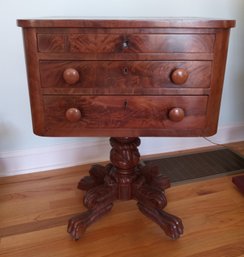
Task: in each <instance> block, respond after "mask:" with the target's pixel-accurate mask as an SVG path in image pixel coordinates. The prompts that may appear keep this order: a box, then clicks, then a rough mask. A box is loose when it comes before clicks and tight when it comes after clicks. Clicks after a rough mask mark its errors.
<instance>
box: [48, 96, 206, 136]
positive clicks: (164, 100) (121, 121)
mask: <svg viewBox="0 0 244 257" xmlns="http://www.w3.org/2000/svg"><path fill="white" fill-rule="evenodd" d="M207 101H208V97H207V96H175V97H172V96H168V97H167V96H140V97H138V96H116V97H115V98H112V99H111V97H109V96H92V97H91V96H87V97H83V96H73V97H67V96H45V98H44V103H45V133H46V134H47V135H52V136H55V135H63V136H67V135H70V136H74V135H78V134H79V133H81V134H82V133H83V131H82V130H85V129H88V130H89V131H90V130H94V129H100V130H103V129H115V128H125V129H130V128H134V129H143V128H144V129H148V130H149V131H150V129H153V128H155V129H174V130H175V131H178V130H181V131H184V130H188V129H189V130H190V129H202V130H204V128H205V124H206V119H205V112H206V106H207ZM175 107H179V108H181V109H182V110H184V118H183V119H182V120H180V121H179V122H176V121H172V120H171V119H170V116H169V112H170V111H171V109H173V108H175ZM70 108H77V109H78V110H79V111H80V112H81V119H80V120H79V121H77V122H69V121H68V120H67V119H66V116H65V113H66V111H67V110H68V109H70ZM80 131H81V132H80ZM89 131H88V133H89ZM149 133H150V132H149Z"/></svg>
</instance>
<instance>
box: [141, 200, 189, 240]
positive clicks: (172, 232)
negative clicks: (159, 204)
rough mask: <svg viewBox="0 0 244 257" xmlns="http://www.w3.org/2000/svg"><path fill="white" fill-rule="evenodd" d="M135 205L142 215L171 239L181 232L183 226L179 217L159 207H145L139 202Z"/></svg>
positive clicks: (177, 236) (178, 235)
mask: <svg viewBox="0 0 244 257" xmlns="http://www.w3.org/2000/svg"><path fill="white" fill-rule="evenodd" d="M137 205H138V208H139V210H140V211H141V212H142V213H143V214H144V215H146V216H147V217H148V218H150V219H151V220H153V221H154V222H155V223H157V224H158V225H159V226H160V227H161V228H162V229H163V230H164V232H165V234H166V235H168V236H169V237H171V238H172V239H173V240H175V239H177V238H179V237H180V235H182V234H183V230H184V227H183V224H182V221H181V219H180V218H178V217H176V216H174V215H172V214H169V213H167V212H165V211H162V210H160V209H157V208H150V207H147V206H145V205H143V204H142V203H140V202H138V204H137Z"/></svg>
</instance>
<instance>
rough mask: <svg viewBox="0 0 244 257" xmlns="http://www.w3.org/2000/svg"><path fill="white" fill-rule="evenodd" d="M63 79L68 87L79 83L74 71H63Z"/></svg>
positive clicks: (77, 73) (70, 69)
mask: <svg viewBox="0 0 244 257" xmlns="http://www.w3.org/2000/svg"><path fill="white" fill-rule="evenodd" d="M63 78H64V80H65V82H66V83H68V84H69V85H73V84H75V83H76V82H78V81H79V79H80V75H79V72H78V71H77V70H76V69H73V68H68V69H66V70H65V71H64V73H63Z"/></svg>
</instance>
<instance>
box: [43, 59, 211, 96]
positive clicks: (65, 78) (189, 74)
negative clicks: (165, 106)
mask: <svg viewBox="0 0 244 257" xmlns="http://www.w3.org/2000/svg"><path fill="white" fill-rule="evenodd" d="M40 75H41V81H42V87H47V88H48V87H50V88H51V87H55V88H62V87H63V88H65V87H66V88H99V89H113V90H114V89H116V88H117V89H120V90H121V89H125V88H127V89H128V88H130V89H131V88H165V87H168V88H196V87H198V88H208V87H209V85H210V75H211V61H177V62H175V61H171V62H165V61H70V62H67V61H66V62H62V61H41V62H40ZM107 92H109V91H108V90H107Z"/></svg>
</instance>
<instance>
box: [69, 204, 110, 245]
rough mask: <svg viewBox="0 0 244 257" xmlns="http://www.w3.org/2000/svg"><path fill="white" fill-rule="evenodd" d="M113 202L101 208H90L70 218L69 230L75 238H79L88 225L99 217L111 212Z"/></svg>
mask: <svg viewBox="0 0 244 257" xmlns="http://www.w3.org/2000/svg"><path fill="white" fill-rule="evenodd" d="M112 207H113V204H112V203H111V204H109V205H107V206H105V207H102V208H99V209H92V210H88V211H86V212H84V213H81V214H79V215H77V216H75V217H72V218H71V219H70V220H69V223H68V228H67V231H68V233H69V234H70V235H71V237H72V238H73V239H74V240H79V239H80V237H81V235H82V234H83V233H84V232H85V231H86V229H87V227H88V226H89V225H91V224H92V223H94V222H95V221H96V220H97V219H98V218H100V217H101V216H103V215H104V214H106V213H107V212H109V211H110V210H111V209H112Z"/></svg>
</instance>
